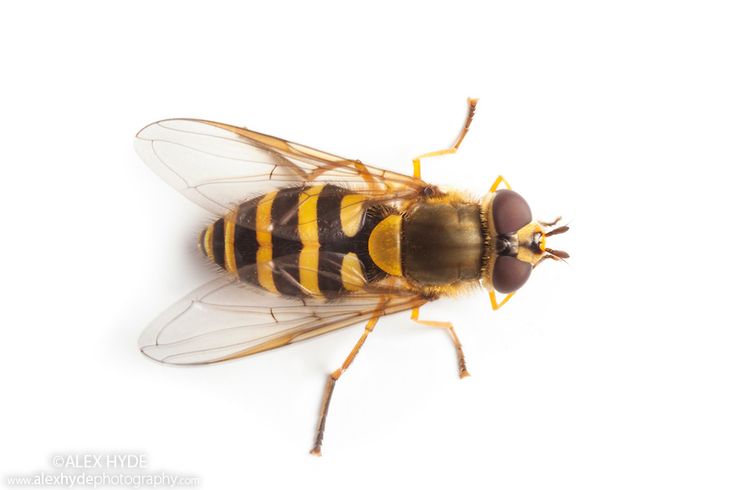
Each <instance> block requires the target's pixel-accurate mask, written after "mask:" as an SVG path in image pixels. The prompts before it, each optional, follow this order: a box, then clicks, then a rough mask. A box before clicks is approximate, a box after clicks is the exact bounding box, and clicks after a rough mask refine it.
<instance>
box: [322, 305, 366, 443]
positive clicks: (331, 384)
mask: <svg viewBox="0 0 736 490" xmlns="http://www.w3.org/2000/svg"><path fill="white" fill-rule="evenodd" d="M379 317H380V315H379V314H378V313H376V314H375V315H374V316H373V318H371V319H370V320H369V321H368V323H367V324H366V326H365V330H364V331H363V335H361V336H360V339H358V342H357V343H356V344H355V346H354V347H353V350H351V351H350V354H348V357H346V358H345V361H343V363H342V366H340V367H339V368H338V369H336V370H334V371H333V372H332V373H331V374H330V375H329V376H328V377H327V385H326V386H325V393H324V396H323V397H322V408H321V410H320V414H319V424H318V425H317V436H316V437H315V439H314V446H313V447H312V450H311V451H309V452H310V453H311V454H314V455H315V456H322V439H323V438H324V435H325V422H326V421H327V411H328V410H329V408H330V399H331V398H332V392H333V390H334V389H335V383H336V382H337V380H338V379H339V378H340V376H342V374H343V373H344V372H345V371H346V370H347V369H348V368H349V367H350V364H352V363H353V360H354V359H355V356H357V355H358V351H360V348H361V347H362V346H363V344H364V343H365V339H366V338H368V334H370V333H371V332H372V331H373V327H375V326H376V322H378V318H379Z"/></svg>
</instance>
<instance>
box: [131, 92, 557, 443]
mask: <svg viewBox="0 0 736 490" xmlns="http://www.w3.org/2000/svg"><path fill="white" fill-rule="evenodd" d="M476 103H477V99H468V113H467V117H466V119H465V123H464V125H463V127H462V130H461V131H460V133H459V135H458V137H457V138H456V140H455V142H454V144H453V145H452V146H451V147H449V148H447V149H444V150H440V151H434V152H431V153H426V154H423V155H420V156H419V157H417V158H416V159H414V161H413V165H414V169H413V170H414V172H413V175H412V176H408V175H403V174H399V173H395V172H391V171H388V170H383V169H380V168H377V167H373V166H370V165H366V164H364V163H362V162H361V161H360V160H351V159H346V158H341V157H338V156H335V155H331V154H329V153H325V152H322V151H319V150H315V149H313V148H309V147H306V146H303V145H299V144H296V143H292V142H289V141H286V140H283V139H280V138H276V137H273V136H268V135H266V134H261V133H257V132H255V131H251V130H248V129H245V128H240V127H235V126H230V125H227V124H222V123H217V122H212V121H204V120H197V119H170V120H164V121H159V122H156V123H153V124H150V125H149V126H146V127H145V128H143V129H142V130H141V131H140V132H139V133H138V135H137V136H136V142H135V143H136V150H137V152H138V154H139V155H140V156H141V158H142V159H143V160H144V161H145V162H146V163H147V164H148V165H149V166H150V167H151V168H152V169H153V170H154V171H155V172H156V173H158V174H159V175H160V176H161V177H162V178H163V179H164V180H165V181H167V182H168V183H169V184H171V185H172V186H173V187H174V188H176V189H177V190H179V191H180V192H181V193H182V194H184V195H185V196H186V197H188V198H189V199H191V200H192V201H194V202H195V203H197V204H199V205H200V206H202V207H203V208H204V209H206V210H208V211H210V212H211V213H212V214H214V215H216V216H217V219H216V220H214V221H213V222H212V224H210V225H209V226H208V227H207V228H206V229H205V230H204V231H203V232H202V233H201V235H200V236H199V247H200V249H201V250H202V252H203V253H204V255H206V256H207V257H208V258H209V259H210V260H212V261H213V262H214V263H216V264H217V265H218V266H219V267H220V268H221V269H222V271H223V273H222V274H220V275H219V276H218V277H217V278H215V279H214V280H212V281H211V282H209V283H207V284H205V285H204V286H202V287H200V288H199V289H196V290H195V291H193V292H192V293H190V294H189V295H187V296H185V297H184V298H182V299H181V300H180V301H179V302H177V303H175V304H174V305H172V306H171V307H170V308H169V309H168V310H166V311H164V312H163V313H162V314H161V315H160V316H159V317H158V318H157V319H155V320H154V321H153V322H152V323H151V325H149V326H148V328H147V329H146V330H145V331H144V332H143V333H142V335H141V337H140V340H139V347H140V349H141V351H142V352H143V353H144V354H145V355H147V356H149V357H151V358H153V359H155V360H157V361H160V362H163V363H168V364H209V363H217V362H222V361H227V360H231V359H236V358H241V357H244V356H249V355H251V354H255V353H258V352H263V351H265V350H269V349H275V348H277V347H281V346H284V345H287V344H291V343H294V342H298V341H300V340H304V339H308V338H311V337H314V336H317V335H322V334H325V333H328V332H331V331H334V330H336V329H339V328H342V327H346V326H348V325H353V324H356V323H359V322H366V325H365V329H364V331H363V333H362V335H361V336H360V338H359V339H358V341H357V343H356V344H355V346H354V347H353V349H352V350H351V351H350V353H349V354H348V356H347V357H346V359H345V361H344V362H343V363H342V365H341V366H340V367H339V368H338V369H336V370H335V371H334V372H332V373H330V374H329V375H328V377H327V384H326V386H325V390H324V397H323V400H322V406H321V410H320V417H319V422H318V425H317V430H316V436H315V440H314V445H313V447H312V450H311V452H312V454H316V455H320V454H321V448H322V440H323V436H324V431H325V422H326V419H327V413H328V410H329V406H330V399H331V396H332V392H333V389H334V387H335V383H336V382H337V380H338V379H339V378H340V377H341V376H342V374H343V373H345V371H346V370H347V369H348V367H349V366H350V365H351V363H352V362H353V360H354V359H355V356H356V355H357V354H358V351H359V350H360V348H361V347H362V346H363V343H364V342H365V341H366V339H367V337H368V336H369V335H370V333H371V332H372V331H373V329H374V327H375V326H376V323H377V322H378V320H379V318H381V317H382V316H384V315H389V314H392V313H397V312H400V311H406V310H411V319H412V320H413V321H415V322H417V323H418V324H420V325H424V326H429V327H436V328H439V329H444V330H446V331H447V332H448V334H449V337H450V339H451V340H452V342H453V344H454V347H455V350H456V352H457V359H458V368H459V374H460V377H461V378H462V377H465V376H468V370H467V368H466V365H465V356H464V354H463V349H462V346H461V343H460V340H459V339H458V336H457V334H456V332H455V329H454V328H453V325H452V323H450V322H445V321H430V320H423V319H422V320H420V319H419V309H420V308H421V307H422V305H424V304H426V303H428V302H430V301H433V300H436V299H438V298H441V297H443V296H450V295H455V294H458V293H462V292H467V291H469V290H471V289H473V287H474V286H478V285H482V286H483V287H485V288H486V289H487V290H488V292H489V296H490V301H491V305H492V307H493V309H498V308H500V307H501V306H503V305H504V304H505V303H506V302H507V301H508V300H509V298H511V296H512V295H513V294H514V293H515V292H516V291H517V290H518V289H519V288H520V287H521V286H522V285H523V284H524V283H525V282H526V280H527V279H528V278H529V275H530V274H531V271H532V269H533V268H534V267H536V266H537V265H539V264H540V263H541V262H542V261H544V260H546V259H553V260H560V259H564V258H567V257H568V255H567V254H566V253H565V252H562V251H557V250H553V249H551V248H549V247H547V244H546V238H547V237H549V236H552V235H555V234H559V233H563V232H565V231H567V229H568V228H567V226H561V227H557V228H554V229H553V227H554V226H555V225H556V224H557V223H558V221H559V218H557V219H556V220H554V221H552V222H541V221H535V220H533V219H532V215H531V211H530V209H529V206H528V205H527V203H526V201H525V200H524V199H523V198H522V197H521V196H520V195H519V194H517V193H516V192H514V191H512V190H511V189H510V187H509V185H508V183H507V182H506V180H505V179H504V178H503V177H501V176H499V177H498V178H497V179H496V180H495V182H494V183H493V185H492V186H491V188H490V190H489V192H488V193H487V194H486V195H485V197H483V199H482V200H480V201H477V200H474V199H471V198H469V197H467V196H466V195H464V194H462V193H459V192H456V191H449V190H443V189H440V188H439V187H437V186H434V185H431V184H429V183H427V182H425V181H423V180H422V178H421V161H422V160H423V159H426V158H430V157H436V156H440V155H446V154H450V153H454V152H455V151H456V150H457V149H458V148H459V146H460V144H461V143H462V141H463V139H464V138H465V135H466V133H467V132H468V129H469V127H470V124H471V122H472V119H473V114H474V112H475V107H476ZM502 184H503V185H504V186H505V187H506V188H503V189H502V188H500V187H501V185H502ZM497 292H498V293H501V294H504V295H505V297H504V298H503V299H497V297H496V293H497Z"/></svg>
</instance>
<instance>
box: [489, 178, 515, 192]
mask: <svg viewBox="0 0 736 490" xmlns="http://www.w3.org/2000/svg"><path fill="white" fill-rule="evenodd" d="M501 182H503V185H505V186H506V188H507V189H508V190H511V186H510V185H509V183H508V181H507V180H506V179H504V178H503V175H499V176H498V177H496V181H495V182H493V185H492V186H491V191H490V192H496V189H498V186H499V185H501Z"/></svg>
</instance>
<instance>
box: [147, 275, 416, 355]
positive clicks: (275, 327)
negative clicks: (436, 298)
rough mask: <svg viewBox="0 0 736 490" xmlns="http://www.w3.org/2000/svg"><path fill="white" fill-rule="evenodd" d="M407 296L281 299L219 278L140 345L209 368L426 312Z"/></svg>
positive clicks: (172, 311) (386, 292)
mask: <svg viewBox="0 0 736 490" xmlns="http://www.w3.org/2000/svg"><path fill="white" fill-rule="evenodd" d="M426 301H427V300H426V299H425V298H423V297H421V296H419V295H418V294H415V293H412V292H410V291H408V290H403V292H402V290H401V289H397V288H385V289H383V290H380V289H378V290H375V291H360V292H355V293H351V294H349V295H345V296H342V297H340V298H339V299H336V300H330V301H326V300H324V298H313V297H304V298H294V297H291V298H290V297H285V296H278V295H273V294H270V293H267V292H265V291H262V290H260V289H258V288H256V287H254V286H251V285H249V284H246V283H244V282H241V281H239V280H238V279H237V278H235V277H234V276H231V275H228V276H223V277H219V278H217V279H215V280H213V281H211V282H209V283H207V284H205V285H204V286H202V287H200V288H199V289H197V290H195V291H193V292H191V293H190V294H188V295H187V296H185V297H184V298H182V299H181V300H180V301H178V302H177V303H175V304H174V305H172V306H171V307H170V308H169V309H168V310H166V311H165V312H164V313H162V314H161V315H160V316H159V317H158V318H157V319H156V320H154V321H153V323H152V324H151V325H150V326H149V327H148V328H147V329H146V330H144V332H143V334H141V337H140V339H139V341H138V345H139V347H140V349H141V351H142V352H143V353H144V354H146V355H147V356H149V357H151V358H152V359H155V360H157V361H160V362H164V363H168V364H210V363H216V362H221V361H226V360H230V359H236V358H239V357H244V356H248V355H251V354H255V353H257V352H262V351H265V350H269V349H274V348H277V347H281V346H284V345H287V344H291V343H293V342H298V341H300V340H304V339H308V338H310V337H314V336H316V335H321V334H324V333H327V332H331V331H333V330H336V329H339V328H342V327H346V326H348V325H353V324H355V323H359V322H361V321H366V320H369V319H370V318H372V317H374V316H382V315H388V314H391V313H396V312H399V311H403V310H408V309H411V308H414V307H418V306H421V305H422V304H424V303H425V302H426Z"/></svg>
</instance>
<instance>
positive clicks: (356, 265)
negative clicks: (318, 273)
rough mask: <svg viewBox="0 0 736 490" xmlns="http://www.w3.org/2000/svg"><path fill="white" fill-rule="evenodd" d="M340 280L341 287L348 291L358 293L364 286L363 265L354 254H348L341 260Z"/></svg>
mask: <svg viewBox="0 0 736 490" xmlns="http://www.w3.org/2000/svg"><path fill="white" fill-rule="evenodd" d="M340 280H341V281H342V287H344V288H345V289H347V290H348V291H360V290H361V289H363V287H364V286H365V282H366V281H365V276H364V275H363V265H362V264H361V262H360V259H359V258H358V256H357V255H355V253H353V252H350V253H349V254H347V255H346V256H345V257H344V258H343V259H342V266H341V268H340Z"/></svg>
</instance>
